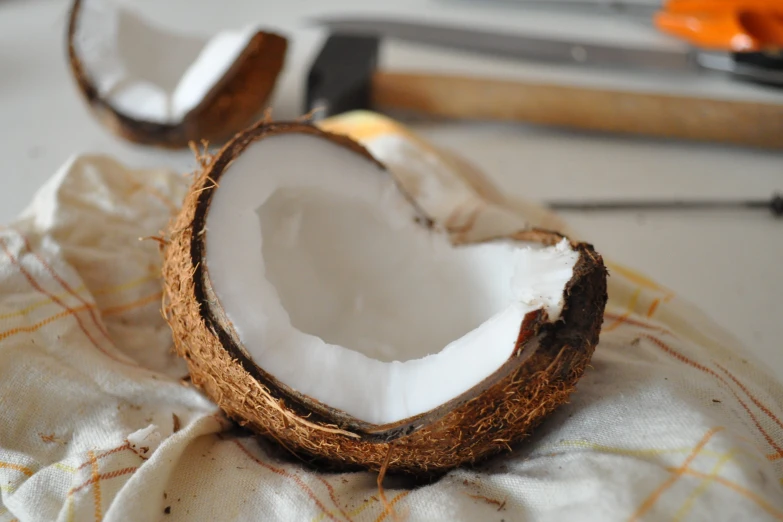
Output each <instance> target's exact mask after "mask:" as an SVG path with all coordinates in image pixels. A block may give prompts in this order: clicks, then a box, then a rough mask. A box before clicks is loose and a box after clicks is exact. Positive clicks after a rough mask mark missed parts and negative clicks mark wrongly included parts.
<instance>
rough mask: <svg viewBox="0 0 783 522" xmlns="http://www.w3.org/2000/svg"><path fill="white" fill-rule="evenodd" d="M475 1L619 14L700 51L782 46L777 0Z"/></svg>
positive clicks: (781, 7) (782, 7) (782, 10)
mask: <svg viewBox="0 0 783 522" xmlns="http://www.w3.org/2000/svg"><path fill="white" fill-rule="evenodd" d="M450 1H453V0H450ZM459 1H461V2H466V1H475V0H459ZM481 1H482V2H486V1H490V2H497V3H501V2H502V3H504V4H507V5H516V6H518V7H522V8H524V9H527V10H538V11H549V12H551V11H561V12H569V13H573V12H579V13H591V14H601V15H606V14H609V15H616V16H622V17H624V18H628V19H632V20H635V21H640V22H644V23H645V24H647V25H652V26H653V27H655V28H656V29H658V30H659V31H661V32H662V33H666V34H668V35H671V36H674V37H676V38H678V39H681V40H685V41H687V42H689V43H690V44H691V45H693V46H694V47H698V48H701V49H705V50H722V51H733V52H752V51H755V52H759V51H763V50H771V49H780V48H781V47H783V2H781V1H780V0H481Z"/></svg>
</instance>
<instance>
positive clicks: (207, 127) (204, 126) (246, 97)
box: [66, 0, 288, 149]
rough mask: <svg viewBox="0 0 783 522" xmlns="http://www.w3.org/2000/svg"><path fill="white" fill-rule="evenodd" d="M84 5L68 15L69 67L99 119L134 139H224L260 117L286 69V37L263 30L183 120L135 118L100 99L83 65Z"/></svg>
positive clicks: (77, 1)
mask: <svg viewBox="0 0 783 522" xmlns="http://www.w3.org/2000/svg"><path fill="white" fill-rule="evenodd" d="M81 4H82V0H74V2H73V5H72V7H71V11H70V16H69V19H68V30H67V35H66V39H67V42H66V43H67V50H68V66H69V69H70V71H71V74H72V76H73V78H74V80H75V82H76V86H77V88H78V90H79V92H80V93H81V95H82V97H83V98H84V99H85V101H86V102H87V104H88V106H89V107H90V110H91V111H92V113H93V114H94V116H95V117H96V119H97V120H98V121H99V122H100V123H101V124H102V125H103V126H105V127H106V128H108V129H109V130H110V131H111V132H112V133H113V134H115V135H117V136H119V137H121V138H123V139H126V140H128V141H131V142H134V143H140V144H144V145H154V146H158V147H163V148H170V149H174V148H182V147H186V146H188V144H189V143H190V142H199V141H201V140H207V141H210V142H215V143H222V142H225V141H226V140H228V139H230V138H232V137H233V136H234V135H235V134H237V133H238V132H239V131H241V130H242V129H245V128H246V127H248V126H249V125H251V124H252V123H253V122H255V121H256V120H257V119H258V117H259V114H260V113H261V112H262V111H263V109H264V108H265V104H266V102H267V100H268V99H269V97H270V96H271V94H272V91H273V90H274V87H275V84H276V82H277V77H278V75H279V74H280V71H281V70H282V69H283V65H284V61H285V55H286V50H287V48H288V40H287V39H286V38H285V37H284V36H281V35H279V34H275V33H271V32H264V31H259V32H257V33H256V34H255V35H254V36H253V38H252V39H251V40H250V42H249V44H248V46H247V47H246V48H245V50H244V51H243V53H242V54H241V55H240V56H239V57H238V58H237V60H236V61H235V62H234V64H233V65H232V66H231V68H230V69H229V70H228V71H227V72H226V74H225V75H224V76H223V78H222V79H221V80H220V81H219V82H218V83H217V84H215V85H214V86H213V87H212V89H210V91H209V93H207V95H206V96H205V97H204V99H203V100H202V101H201V103H199V105H198V106H196V107H194V108H193V109H192V110H191V111H190V112H188V113H187V114H186V115H185V116H184V118H183V119H182V121H181V122H179V123H177V124H165V123H155V122H149V121H143V120H137V119H134V118H132V117H130V116H128V115H127V114H124V113H123V112H121V111H118V110H117V109H115V108H114V107H112V106H111V105H110V104H109V103H107V102H106V100H104V99H103V98H101V97H100V95H99V94H98V89H97V88H96V87H95V84H94V83H93V81H92V79H91V78H90V77H89V75H88V74H87V72H86V71H85V69H84V67H83V66H82V63H81V61H80V59H79V56H78V55H77V53H76V48H75V45H74V34H75V33H76V24H77V22H78V17H79V10H80V9H81Z"/></svg>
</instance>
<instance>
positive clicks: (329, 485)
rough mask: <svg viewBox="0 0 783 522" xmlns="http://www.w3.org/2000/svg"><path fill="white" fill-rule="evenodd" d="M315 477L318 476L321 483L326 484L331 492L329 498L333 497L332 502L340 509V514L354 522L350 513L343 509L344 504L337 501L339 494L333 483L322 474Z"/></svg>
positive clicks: (349, 521)
mask: <svg viewBox="0 0 783 522" xmlns="http://www.w3.org/2000/svg"><path fill="white" fill-rule="evenodd" d="M315 478H317V479H318V480H319V481H320V482H321V484H323V485H324V486H326V490H327V491H328V492H329V498H330V499H332V503H334V505H335V507H336V508H337V509H338V510H339V511H340V514H341V515H342V516H343V517H345V519H346V520H347V521H348V522H353V520H352V519H351V517H350V516H349V515H348V513H346V512H345V510H344V509H343V507H342V506H341V505H340V503H339V502H338V501H337V495H336V494H335V492H334V488H333V487H332V485H331V484H329V482H327V481H326V480H325V479H324V478H323V477H321V476H320V475H316V476H315Z"/></svg>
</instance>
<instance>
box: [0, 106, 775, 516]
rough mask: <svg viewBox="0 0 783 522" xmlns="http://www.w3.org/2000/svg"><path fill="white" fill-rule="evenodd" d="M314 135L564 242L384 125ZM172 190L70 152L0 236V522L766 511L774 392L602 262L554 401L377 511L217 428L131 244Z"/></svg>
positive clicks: (175, 199)
mask: <svg viewBox="0 0 783 522" xmlns="http://www.w3.org/2000/svg"><path fill="white" fill-rule="evenodd" d="M322 125H323V126H325V127H327V128H328V129H330V130H332V131H335V132H344V133H348V134H350V135H352V136H354V137H355V138H357V139H358V140H360V141H361V142H362V143H363V144H364V145H365V146H367V147H368V148H369V149H370V151H371V152H372V153H373V154H374V155H376V156H377V157H378V158H379V159H380V160H381V161H383V162H385V163H387V165H388V166H389V167H390V168H392V169H404V170H405V172H404V176H401V177H405V179H406V180H407V181H405V183H406V188H407V189H410V188H411V187H415V188H416V189H417V190H423V191H426V190H427V186H428V185H427V180H428V177H429V176H445V177H446V179H447V180H449V181H450V182H452V186H453V191H450V192H448V193H447V194H443V193H439V194H428V195H427V196H428V197H429V199H427V200H426V201H427V206H428V209H427V210H428V211H429V212H433V213H436V212H445V211H447V210H448V207H449V206H450V205H454V203H455V201H459V202H461V203H463V204H464V205H466V206H467V207H470V205H473V204H476V202H477V201H479V200H480V199H481V198H485V199H486V198H492V199H493V200H494V201H495V203H496V205H497V206H498V208H499V210H498V211H497V212H495V214H494V217H493V215H492V214H490V215H489V216H488V217H484V218H482V219H484V220H485V222H483V223H479V224H478V225H477V226H487V227H489V226H508V227H511V226H518V225H519V224H520V223H524V222H526V221H527V222H530V223H533V224H537V225H539V226H544V227H547V228H556V229H560V230H563V231H565V232H567V233H568V234H570V235H576V236H578V234H573V232H572V231H570V230H567V229H566V225H565V224H563V223H562V222H560V221H559V219H558V218H557V216H554V215H552V214H550V213H548V212H547V211H546V210H544V209H541V208H539V207H537V206H535V205H532V204H529V203H525V202H517V201H510V200H507V199H505V198H503V197H502V196H501V195H500V194H498V193H497V192H496V191H495V190H494V188H493V187H491V185H489V184H488V183H486V182H485V181H484V180H483V177H482V176H481V174H480V173H479V172H478V171H477V170H476V169H474V168H472V167H470V166H469V165H467V164H465V163H464V162H463V161H462V160H460V159H459V158H456V157H454V156H451V155H448V154H446V153H443V152H442V151H440V150H438V149H436V148H434V147H433V146H431V145H429V144H427V143H425V142H423V141H421V140H419V139H418V138H416V137H415V136H413V135H411V134H410V133H409V132H408V131H406V130H405V129H403V128H401V127H399V126H398V125H397V124H395V123H394V122H392V121H390V120H387V119H385V118H381V117H380V116H376V115H373V114H370V113H357V114H349V115H345V116H341V117H337V118H335V119H332V120H326V121H324V122H322ZM466 180H467V183H466ZM187 184H188V179H187V178H186V177H183V176H181V175H179V174H176V173H173V172H168V171H165V170H135V171H134V170H130V169H129V168H127V167H125V166H123V165H121V164H120V163H118V162H117V161H115V160H113V159H111V158H108V157H104V156H77V157H74V158H73V159H71V160H70V161H68V162H67V163H66V164H65V165H64V166H63V167H62V169H61V170H60V171H59V172H58V173H56V174H55V175H54V177H53V178H51V180H50V181H49V182H48V183H47V184H46V185H45V186H44V187H42V188H41V189H40V191H39V192H38V193H37V195H36V196H35V198H34V200H33V202H32V203H31V205H30V206H29V207H28V209H27V210H26V211H25V212H24V213H23V214H22V215H21V216H20V217H19V219H18V220H17V221H16V222H14V223H12V224H10V225H9V226H7V227H4V228H1V229H0V296H2V299H0V404H1V405H2V406H1V407H0V522H10V521H11V520H20V521H26V520H62V521H66V520H105V521H112V522H113V521H147V520H160V519H165V520H224V521H240V520H250V519H269V520H332V521H357V522H358V521H365V520H393V519H394V516H397V517H398V518H400V519H404V520H428V521H429V520H444V521H446V520H448V521H460V520H465V521H472V520H501V519H503V520H547V521H548V520H551V521H559V520H569V519H578V520H585V521H590V520H596V521H598V520H600V521H604V520H642V519H644V520H688V519H694V518H698V519H704V520H734V519H737V520H739V519H742V520H780V519H783V422H781V419H783V386H781V383H780V382H779V380H778V379H776V378H774V377H773V376H771V375H769V374H768V373H767V371H766V369H765V368H763V367H761V365H759V364H758V363H757V362H756V361H755V360H754V358H753V357H752V356H751V355H749V354H747V353H746V352H745V350H744V349H743V348H742V347H741V346H740V344H739V343H738V342H737V341H736V340H734V339H733V338H732V337H731V335H729V334H728V333H727V332H726V331H725V330H723V329H722V328H721V327H719V326H718V325H715V324H714V323H712V322H711V321H709V320H708V319H706V318H705V316H704V315H703V314H702V313H701V312H699V311H698V310H697V309H696V308H694V307H693V306H691V305H689V304H688V303H686V302H683V301H682V300H681V299H680V298H678V297H677V296H676V294H675V292H674V291H672V290H670V289H667V288H664V287H662V286H660V285H658V284H656V283H655V282H653V281H651V280H650V279H648V278H646V277H644V276H643V275H641V274H638V273H636V272H634V271H633V270H630V269H628V268H626V267H623V266H620V265H616V264H611V263H610V264H609V271H610V278H609V285H610V287H609V306H608V307H607V312H606V314H605V320H604V327H603V331H602V334H601V341H600V344H599V346H598V347H597V349H596V352H595V355H594V357H593V360H592V367H591V368H589V369H588V370H587V371H586V372H585V375H584V377H583V378H582V379H581V380H580V382H579V384H578V386H577V389H576V392H575V393H574V394H573V395H572V396H571V401H570V403H569V404H567V405H565V406H563V407H562V408H560V409H559V410H558V411H557V412H555V413H554V414H553V415H552V416H551V417H550V418H548V419H547V420H546V421H545V422H544V423H543V424H542V425H541V426H540V427H539V428H538V429H537V430H536V431H535V433H534V435H533V436H532V437H531V438H530V439H529V440H528V441H527V442H525V443H523V444H521V445H519V446H518V447H516V448H514V450H513V451H511V452H509V453H506V454H502V455H500V456H498V457H496V458H493V459H491V460H489V461H487V462H484V463H481V464H479V465H477V466H475V467H474V468H465V469H458V470H456V471H452V472H450V473H448V474H447V475H446V476H444V477H443V478H441V479H440V480H439V481H437V482H434V483H432V484H430V485H418V486H414V485H413V484H411V483H409V482H408V481H407V480H406V479H405V478H403V477H395V476H390V477H387V478H386V480H385V482H384V493H385V496H386V497H387V499H388V506H387V505H385V503H383V502H379V501H378V497H377V495H378V489H377V486H376V475H375V474H373V473H368V472H351V473H339V474H338V473H319V472H317V471H315V470H314V469H312V468H310V467H307V466H306V465H304V464H303V463H301V462H300V461H298V460H296V459H293V458H289V457H287V456H286V455H285V454H284V453H283V452H281V451H280V450H279V449H277V448H276V447H275V446H273V445H271V444H269V443H266V442H263V441H261V440H259V439H256V438H254V437H252V436H250V435H249V434H248V433H246V432H243V431H240V430H236V429H232V426H234V425H233V424H232V423H231V422H229V421H228V420H227V419H226V418H225V417H224V416H223V415H222V414H221V413H220V412H219V410H218V409H217V408H216V407H215V406H214V405H213V404H212V403H211V402H210V401H209V400H207V399H206V398H205V397H204V396H203V395H202V394H201V393H200V392H199V391H198V389H197V388H196V387H194V386H192V385H191V384H190V383H189V382H188V381H187V380H186V379H183V377H184V376H185V375H186V373H187V372H186V367H185V365H184V364H183V362H182V361H180V360H179V359H177V358H176V357H175V356H174V354H173V353H172V351H171V350H172V339H171V332H170V330H169V328H168V326H167V325H166V323H165V322H164V320H163V318H162V316H161V312H160V309H161V303H160V301H161V282H160V278H159V270H160V256H159V252H158V244H157V242H156V241H153V240H140V238H148V237H153V236H157V235H158V234H159V232H160V231H161V230H163V229H164V228H165V226H166V224H167V222H168V221H169V219H170V218H171V216H172V214H173V213H175V212H176V211H177V208H178V206H179V203H180V201H181V198H182V197H183V195H184V193H185V190H186V188H187ZM407 184H410V185H407ZM425 199H426V198H425ZM451 208H454V207H453V206H452V207H451ZM588 239H589V238H588ZM146 442H149V443H150V445H149V446H147V445H146ZM145 448H146V450H145ZM140 499H143V501H140ZM389 506H390V507H391V509H393V510H394V514H392V513H391V511H390V508H389Z"/></svg>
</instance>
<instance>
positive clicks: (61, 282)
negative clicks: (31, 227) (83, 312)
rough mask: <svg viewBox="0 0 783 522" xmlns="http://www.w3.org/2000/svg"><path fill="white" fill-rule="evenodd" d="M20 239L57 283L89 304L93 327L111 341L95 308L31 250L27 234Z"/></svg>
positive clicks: (82, 302) (83, 302)
mask: <svg viewBox="0 0 783 522" xmlns="http://www.w3.org/2000/svg"><path fill="white" fill-rule="evenodd" d="M22 240H23V241H24V247H25V248H26V249H27V251H28V252H30V253H31V254H32V255H33V257H35V259H36V260H37V261H38V262H39V263H40V264H41V266H43V267H44V270H46V271H47V272H48V273H49V275H50V276H52V277H53V278H54V280H55V281H57V283H59V285H60V286H61V287H62V288H63V290H65V291H66V292H68V293H69V294H70V295H72V296H73V297H75V298H76V299H77V300H78V301H79V302H80V303H81V304H83V305H86V306H89V308H88V311H89V314H90V318H91V319H92V322H93V324H95V327H96V328H98V331H99V332H101V333H102V334H103V336H104V337H105V338H106V339H107V340H108V341H109V342H113V341H112V340H111V338H110V337H109V333H108V332H107V331H106V329H105V328H104V327H103V323H102V322H101V321H99V320H98V317H97V316H96V315H95V310H93V307H92V306H91V303H88V302H87V301H86V300H85V299H84V298H83V297H82V296H81V295H80V294H79V293H78V292H76V291H75V290H74V289H73V288H71V285H69V284H68V283H67V282H66V281H65V279H63V278H62V277H60V274H58V273H57V272H55V270H54V268H52V266H51V265H50V264H49V263H47V262H46V260H45V259H44V258H43V257H41V256H40V255H39V254H38V253H37V252H34V251H33V248H32V247H31V246H30V241H29V240H28V239H27V236H22Z"/></svg>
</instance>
